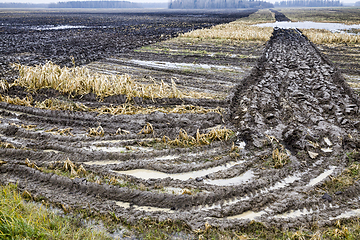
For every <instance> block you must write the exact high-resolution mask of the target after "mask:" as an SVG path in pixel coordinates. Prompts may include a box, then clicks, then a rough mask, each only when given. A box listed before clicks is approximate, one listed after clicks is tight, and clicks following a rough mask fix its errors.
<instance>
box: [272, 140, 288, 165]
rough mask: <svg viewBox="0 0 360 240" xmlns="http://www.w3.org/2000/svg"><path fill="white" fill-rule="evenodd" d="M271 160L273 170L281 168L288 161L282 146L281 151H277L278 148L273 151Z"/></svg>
mask: <svg viewBox="0 0 360 240" xmlns="http://www.w3.org/2000/svg"><path fill="white" fill-rule="evenodd" d="M272 158H273V161H274V167H275V168H282V167H283V166H284V165H285V164H287V163H288V162H289V160H290V159H289V156H288V155H287V154H286V152H285V150H284V147H283V146H282V145H281V150H279V149H278V148H276V149H274V150H273V152H272Z"/></svg>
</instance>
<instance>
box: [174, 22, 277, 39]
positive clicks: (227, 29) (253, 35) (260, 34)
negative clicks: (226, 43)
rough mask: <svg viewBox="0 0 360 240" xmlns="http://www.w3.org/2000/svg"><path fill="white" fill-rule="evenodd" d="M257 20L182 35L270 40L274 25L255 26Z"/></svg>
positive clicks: (187, 36)
mask: <svg viewBox="0 0 360 240" xmlns="http://www.w3.org/2000/svg"><path fill="white" fill-rule="evenodd" d="M255 23H256V22H246V21H242V20H238V21H235V22H231V23H227V24H220V25H216V26H213V27H211V28H204V29H198V30H195V31H191V32H187V33H184V34H182V35H181V37H186V38H205V39H228V40H240V41H268V40H269V39H270V37H271V34H272V32H273V28H272V27H264V28H263V27H257V26H253V25H252V24H255Z"/></svg>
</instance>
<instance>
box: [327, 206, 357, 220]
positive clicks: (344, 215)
mask: <svg viewBox="0 0 360 240" xmlns="http://www.w3.org/2000/svg"><path fill="white" fill-rule="evenodd" d="M359 216H360V209H354V210H350V211H347V212H344V213H342V214H340V215H339V216H336V217H334V218H330V220H334V219H341V218H351V217H359Z"/></svg>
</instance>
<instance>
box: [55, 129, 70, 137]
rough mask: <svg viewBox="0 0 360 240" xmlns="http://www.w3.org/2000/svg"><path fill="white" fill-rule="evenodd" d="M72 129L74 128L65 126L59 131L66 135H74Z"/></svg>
mask: <svg viewBox="0 0 360 240" xmlns="http://www.w3.org/2000/svg"><path fill="white" fill-rule="evenodd" d="M71 130H72V128H63V129H59V130H58V131H57V133H58V134H60V135H65V136H74V134H72V133H71Z"/></svg>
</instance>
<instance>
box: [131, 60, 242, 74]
mask: <svg viewBox="0 0 360 240" xmlns="http://www.w3.org/2000/svg"><path fill="white" fill-rule="evenodd" d="M128 62H130V63H134V64H137V65H141V66H147V67H154V68H160V69H177V70H181V69H184V68H190V69H194V70H202V69H204V70H229V71H234V70H236V71H238V72H244V70H243V69H242V68H240V67H233V66H231V67H228V66H221V65H212V64H200V63H196V64H193V63H173V62H161V61H144V60H135V59H132V60H128Z"/></svg>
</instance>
